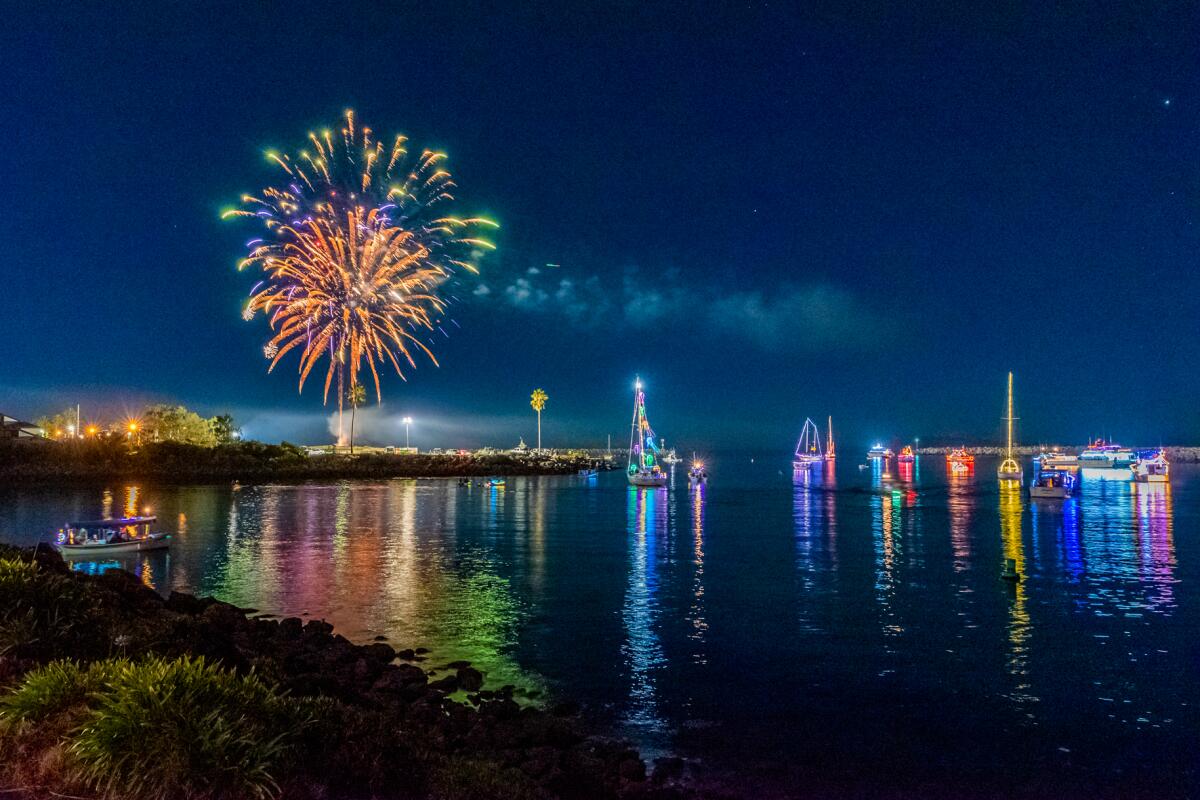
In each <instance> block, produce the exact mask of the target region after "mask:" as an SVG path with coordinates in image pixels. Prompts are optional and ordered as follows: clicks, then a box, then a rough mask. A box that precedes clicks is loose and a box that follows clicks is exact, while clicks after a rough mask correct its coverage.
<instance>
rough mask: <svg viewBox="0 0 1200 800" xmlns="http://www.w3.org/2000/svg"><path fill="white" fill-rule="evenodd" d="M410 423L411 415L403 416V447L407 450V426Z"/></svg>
mask: <svg viewBox="0 0 1200 800" xmlns="http://www.w3.org/2000/svg"><path fill="white" fill-rule="evenodd" d="M410 425H412V417H405V418H404V449H405V450H407V449H408V448H409V444H408V427H409V426H410Z"/></svg>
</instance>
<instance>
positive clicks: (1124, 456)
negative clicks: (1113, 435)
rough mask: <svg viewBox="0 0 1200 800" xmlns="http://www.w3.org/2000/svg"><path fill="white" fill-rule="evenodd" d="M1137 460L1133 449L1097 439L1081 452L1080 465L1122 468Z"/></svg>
mask: <svg viewBox="0 0 1200 800" xmlns="http://www.w3.org/2000/svg"><path fill="white" fill-rule="evenodd" d="M1134 460H1135V457H1134V454H1133V450H1131V449H1130V448H1128V447H1121V446H1120V445H1119V444H1113V443H1112V442H1105V441H1104V440H1103V439H1097V440H1096V441H1094V442H1092V444H1091V445H1089V446H1088V447H1087V448H1085V449H1084V451H1083V452H1082V453H1080V454H1079V466H1081V467H1092V468H1095V469H1121V468H1124V467H1128V466H1131V465H1132V464H1133V462H1134Z"/></svg>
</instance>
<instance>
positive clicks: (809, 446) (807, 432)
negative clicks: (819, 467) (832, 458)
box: [792, 419, 825, 470]
mask: <svg viewBox="0 0 1200 800" xmlns="http://www.w3.org/2000/svg"><path fill="white" fill-rule="evenodd" d="M824 460H825V451H824V449H822V447H821V432H820V431H818V430H817V424H816V423H815V422H813V421H812V420H811V419H805V420H804V427H803V428H802V429H801V430H800V440H799V441H798V442H796V455H795V457H794V458H793V459H792V468H793V469H798V470H800V469H809V468H810V467H812V466H813V465H814V464H820V463H821V462H823V461H824Z"/></svg>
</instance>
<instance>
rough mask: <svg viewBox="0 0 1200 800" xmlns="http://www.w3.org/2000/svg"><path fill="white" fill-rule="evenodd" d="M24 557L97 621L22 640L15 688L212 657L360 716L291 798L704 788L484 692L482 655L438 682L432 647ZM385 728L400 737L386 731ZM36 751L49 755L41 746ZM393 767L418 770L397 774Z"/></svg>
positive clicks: (7, 665)
mask: <svg viewBox="0 0 1200 800" xmlns="http://www.w3.org/2000/svg"><path fill="white" fill-rule="evenodd" d="M18 554H19V555H18ZM14 555H16V556H17V557H19V558H21V559H22V560H26V561H32V562H33V563H34V564H35V565H36V567H37V570H38V575H39V576H42V578H41V579H42V580H44V581H45V582H46V583H47V584H51V583H55V582H57V583H55V585H61V584H63V583H66V584H68V585H71V586H74V587H75V589H78V590H80V591H81V592H82V593H84V595H85V596H86V610H87V613H88V619H87V626H86V630H85V629H84V628H83V626H80V628H79V629H78V630H76V629H74V628H72V629H71V631H70V632H69V633H68V634H66V635H64V636H61V637H57V638H56V639H55V640H54V642H53V643H52V645H51V646H49V647H48V648H47V647H45V646H42V645H41V644H39V645H38V646H34V645H29V646H23V645H18V646H15V647H13V646H11V645H10V647H9V649H8V652H7V654H5V655H3V656H0V684H2V686H3V689H4V690H5V691H7V690H11V688H12V687H13V686H14V685H16V684H17V682H18V681H19V680H20V678H21V676H22V675H23V674H24V673H26V672H28V671H29V670H31V669H35V668H37V667H39V666H41V665H43V664H46V663H49V662H50V661H53V660H59V659H64V658H68V659H73V660H76V661H79V662H82V663H85V664H86V663H88V662H92V661H99V660H102V659H104V658H108V657H112V656H113V655H120V656H125V657H129V658H135V659H136V658H140V657H147V656H161V657H167V658H179V657H184V656H203V657H204V658H205V659H207V660H211V661H213V662H216V663H217V664H219V665H222V666H223V667H226V668H231V669H233V670H235V671H236V672H238V673H240V674H248V673H250V672H253V673H255V674H257V675H258V676H259V677H260V678H262V679H264V680H267V681H269V682H270V683H272V684H274V685H277V686H279V687H281V688H282V689H284V690H285V691H286V692H287V693H288V694H289V695H291V696H293V697H297V698H323V699H322V702H332V703H334V704H336V708H337V714H336V715H334V718H335V719H338V720H347V722H345V723H344V724H343V725H342V726H341V728H340V729H335V730H333V731H331V732H329V734H328V735H329V736H330V738H331V743H330V745H329V748H328V749H329V750H330V753H329V756H328V758H329V763H325V764H320V763H313V764H301V765H298V766H297V768H296V769H295V770H294V772H295V774H288V775H281V776H276V780H277V781H278V783H279V786H280V787H281V796H285V797H289V798H291V797H300V798H314V799H315V798H323V800H332V799H334V798H347V799H348V798H351V797H363V796H371V797H376V798H381V799H382V798H391V797H395V798H401V797H405V798H407V797H438V798H450V797H454V796H462V797H473V796H491V794H490V793H489V792H485V793H484V794H478V790H479V786H481V785H484V784H486V785H492V784H491V783H488V782H489V781H495V780H499V778H498V777H497V776H502V775H507V776H508V778H506V779H504V780H503V781H501V783H500V784H496V785H501V784H503V785H514V786H515V785H520V786H525V787H527V788H528V789H529V794H513V795H512V796H514V797H517V796H521V797H525V796H529V797H589V798H598V799H599V798H614V799H619V798H633V797H636V798H647V800H676V799H679V798H689V797H695V796H696V794H695V792H693V791H692V790H690V789H689V788H687V786H686V784H684V783H682V767H681V765H682V762H678V761H670V762H669V764H668V765H667V766H666V767H664V768H661V769H658V770H656V771H655V772H654V773H652V774H651V775H649V776H648V772H647V765H646V763H645V761H644V760H643V759H642V758H641V756H640V755H639V754H638V753H637V751H636V750H634V749H633V748H632V747H631V746H630V745H629V743H628V742H624V741H620V740H613V739H611V738H608V737H604V736H599V735H596V733H595V732H594V729H591V728H589V726H588V725H587V723H586V722H585V721H584V720H583V719H582V718H581V717H580V716H579V710H578V708H577V707H573V706H570V705H569V704H565V703H560V704H559V705H557V706H555V707H554V708H553V709H543V708H540V707H536V706H532V705H528V704H526V705H522V704H520V703H518V702H517V701H516V699H514V693H515V690H514V687H512V686H505V687H502V688H501V689H491V690H484V689H483V686H484V681H485V678H486V676H485V675H484V673H483V672H481V671H480V670H478V669H476V668H474V667H472V666H471V665H470V664H469V663H466V662H454V663H452V664H449V665H447V667H446V670H447V671H446V674H445V675H444V676H443V677H439V678H437V679H434V680H431V678H430V675H429V674H427V673H426V671H425V670H424V669H422V668H421V667H420V666H417V665H416V664H413V663H409V662H408V661H406V660H404V659H405V657H409V658H417V657H420V656H419V655H418V653H420V652H421V649H420V648H414V649H407V648H406V649H402V650H399V651H397V650H396V649H395V648H394V647H393V646H392V645H390V644H387V643H384V642H378V641H377V642H371V643H367V644H354V643H353V642H350V641H349V640H347V639H346V638H345V637H343V636H341V635H340V634H338V633H337V632H336V631H335V630H334V628H333V626H332V625H330V624H329V623H327V622H325V621H324V620H319V619H313V620H309V621H308V622H303V621H302V620H301V619H299V618H297V617H288V618H284V619H278V618H268V617H263V616H254V617H251V616H248V615H247V614H246V613H245V612H244V610H242V609H239V608H237V607H236V606H234V605H231V604H229V603H225V602H222V601H219V600H216V599H213V598H211V597H205V598H201V597H195V596H192V595H188V594H184V593H180V592H172V593H171V595H170V596H169V597H167V598H165V599H164V598H162V597H161V596H160V595H159V594H157V593H156V592H154V591H153V590H151V589H150V588H149V587H147V586H145V585H144V584H143V583H142V582H141V581H140V580H139V579H138V578H137V577H136V576H135V575H133V574H131V573H129V572H125V571H123V570H109V571H106V572H104V573H102V574H100V575H94V576H93V575H85V574H82V573H77V572H74V571H72V570H70V569H69V567H68V566H67V565H66V564H65V562H63V560H62V558H61V557H60V556H59V555H58V553H57V552H56V551H55V550H54V549H53V548H51V547H50V546H48V545H44V544H43V545H38V547H37V548H35V549H34V550H33V551H29V550H25V551H19V550H16V549H15V548H5V552H0V557H4V558H12V557H14ZM4 599H5V598H3V597H0V602H3V601H4ZM42 644H44V643H42ZM424 652H428V651H424ZM435 674H437V673H436V671H435ZM458 690H462V691H463V692H466V693H467V699H466V701H465V702H457V701H454V700H451V699H449V698H448V695H449V694H451V693H453V692H456V691H458ZM374 730H380V731H387V735H386V736H381V737H377V736H376V735H375V734H371V733H370V731H374ZM0 738H2V737H0ZM389 742H390V744H389ZM346 748H352V749H353V750H354V756H353V760H354V762H355V763H356V764H359V766H354V765H347V764H345V763H342V762H344V761H345V759H346V758H347V757H348V756H347V755H346V753H345V752H343V751H344V750H345V749H346ZM320 752H322V751H321V750H318V753H320ZM26 758H27V759H28V760H29V763H37V761H36V758H37V755H36V754H26ZM31 768H32V767H29V766H26V767H25V769H26V770H28V769H31ZM19 773H20V768H16V767H15V766H14V765H12V764H10V765H8V766H3V765H0V776H3V777H4V779H7V780H8V781H10V782H13V781H15V780H16V779H28V778H29V775H28V774H24V775H22V774H19ZM393 774H404V775H405V777H404V779H403V780H402V781H400V782H398V783H393V782H391V781H390V779H389V776H391V775H393ZM40 779H42V780H45V776H40ZM0 782H2V780H0ZM481 782H483V783H481ZM514 782H515V783H514ZM460 784H461V786H460ZM448 786H449V787H454V786H460V788H459V789H453V790H451V789H447V788H446V787H448ZM438 787H440V788H438ZM471 787H474V788H471ZM49 788H53V787H49ZM456 792H457V794H456Z"/></svg>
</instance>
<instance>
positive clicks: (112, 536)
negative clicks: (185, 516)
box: [58, 517, 158, 544]
mask: <svg viewBox="0 0 1200 800" xmlns="http://www.w3.org/2000/svg"><path fill="white" fill-rule="evenodd" d="M157 519H158V518H157V517H121V518H120V519H98V520H91V521H85V522H70V523H67V526H66V527H65V528H62V529H60V530H59V532H58V540H59V542H60V543H62V544H88V543H101V542H103V543H108V544H111V543H113V542H125V541H130V540H132V539H144V538H146V537H148V536H149V535H150V526H151V525H152V524H153V523H154V522H155V521H156V520H157Z"/></svg>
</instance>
